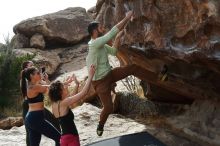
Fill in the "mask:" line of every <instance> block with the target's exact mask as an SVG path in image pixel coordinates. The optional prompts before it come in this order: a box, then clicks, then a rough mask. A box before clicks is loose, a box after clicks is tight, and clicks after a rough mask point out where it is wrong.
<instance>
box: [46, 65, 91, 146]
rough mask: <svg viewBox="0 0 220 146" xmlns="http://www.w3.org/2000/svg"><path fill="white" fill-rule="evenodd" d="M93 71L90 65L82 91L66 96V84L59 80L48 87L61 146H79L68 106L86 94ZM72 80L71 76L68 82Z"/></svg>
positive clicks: (72, 115) (71, 113) (72, 116)
mask: <svg viewBox="0 0 220 146" xmlns="http://www.w3.org/2000/svg"><path fill="white" fill-rule="evenodd" d="M94 73H95V67H94V65H92V66H91V67H90V71H89V77H88V80H87V83H86V85H85V86H84V87H83V89H82V91H80V92H79V93H78V94H76V95H73V96H69V97H68V95H69V93H68V89H67V87H68V85H67V84H65V83H62V82H60V81H55V82H54V83H52V84H51V86H50V87H49V98H50V100H51V102H52V111H53V114H54V115H55V117H56V118H57V119H58V120H59V123H60V127H61V134H62V136H61V139H60V144H61V146H66V145H68V146H80V142H79V135H78V131H77V128H76V125H75V123H74V114H73V112H72V111H71V109H70V107H71V105H73V104H74V103H77V102H79V101H80V100H81V99H82V98H83V97H85V96H86V94H87V93H88V91H89V89H90V85H91V81H92V78H93V76H94ZM73 80H74V79H73V77H71V78H69V81H68V83H70V82H71V81H73Z"/></svg>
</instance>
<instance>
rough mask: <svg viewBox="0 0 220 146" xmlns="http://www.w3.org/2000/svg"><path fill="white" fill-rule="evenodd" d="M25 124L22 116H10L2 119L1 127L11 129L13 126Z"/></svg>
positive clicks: (0, 121)
mask: <svg viewBox="0 0 220 146" xmlns="http://www.w3.org/2000/svg"><path fill="white" fill-rule="evenodd" d="M22 125H23V119H22V117H8V118H5V119H1V120H0V129H3V130H5V129H10V128H11V127H14V126H16V127H20V126H22Z"/></svg>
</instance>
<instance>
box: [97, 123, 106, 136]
mask: <svg viewBox="0 0 220 146" xmlns="http://www.w3.org/2000/svg"><path fill="white" fill-rule="evenodd" d="M103 131H104V126H102V125H100V124H99V125H98V126H97V130H96V133H97V135H98V136H102V134H103Z"/></svg>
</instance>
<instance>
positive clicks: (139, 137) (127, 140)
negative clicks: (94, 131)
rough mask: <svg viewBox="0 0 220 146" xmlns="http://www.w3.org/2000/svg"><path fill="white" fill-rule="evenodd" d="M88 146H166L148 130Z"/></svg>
mask: <svg viewBox="0 0 220 146" xmlns="http://www.w3.org/2000/svg"><path fill="white" fill-rule="evenodd" d="M87 146H166V145H165V144H163V143H162V142H160V141H159V140H158V139H156V138H155V137H154V136H152V135H151V134H149V133H147V132H141V133H135V134H130V135H123V136H119V137H115V138H111V139H107V140H103V141H99V142H95V143H92V144H89V145H87Z"/></svg>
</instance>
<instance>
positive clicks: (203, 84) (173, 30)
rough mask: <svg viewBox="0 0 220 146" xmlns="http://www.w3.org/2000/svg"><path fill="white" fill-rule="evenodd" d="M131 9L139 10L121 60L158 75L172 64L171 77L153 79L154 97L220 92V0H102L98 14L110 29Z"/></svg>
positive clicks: (197, 96)
mask: <svg viewBox="0 0 220 146" xmlns="http://www.w3.org/2000/svg"><path fill="white" fill-rule="evenodd" d="M129 10H133V11H134V13H135V15H134V19H133V21H130V22H129V23H128V24H127V26H126V28H125V31H124V37H123V38H122V39H121V47H120V56H119V57H120V60H121V63H122V65H124V64H131V63H134V64H138V65H139V66H141V67H142V68H145V69H146V70H149V71H151V72H152V73H153V74H158V73H159V72H160V71H161V70H162V68H163V66H164V65H167V67H168V77H169V80H168V81H167V82H163V83H162V82H157V81H155V80H154V81H148V83H149V82H150V84H151V85H152V86H153V88H154V89H156V91H157V92H154V94H155V95H156V96H155V100H164V101H169V102H170V101H177V102H183V101H189V102H190V101H192V100H193V99H208V98H212V99H214V98H219V97H220V86H219V82H220V61H219V60H220V56H219V52H220V49H219V46H220V45H219V44H220V41H219V38H220V31H219V29H220V23H219V16H220V1H218V0H204V1H197V0H185V1H182V0H176V1H172V0H169V1H164V0H135V1H134V0H116V1H109V0H105V1H104V0H102V1H101V0H100V1H98V2H97V17H96V19H97V20H99V21H101V22H102V23H103V24H105V26H106V27H108V28H110V27H112V26H113V25H114V24H116V23H117V22H118V21H119V20H121V19H122V18H123V17H124V16H125V13H126V12H127V11H129ZM146 76H147V74H146ZM154 91H155V90H154ZM178 97H179V98H178ZM179 100H180V101H179Z"/></svg>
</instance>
